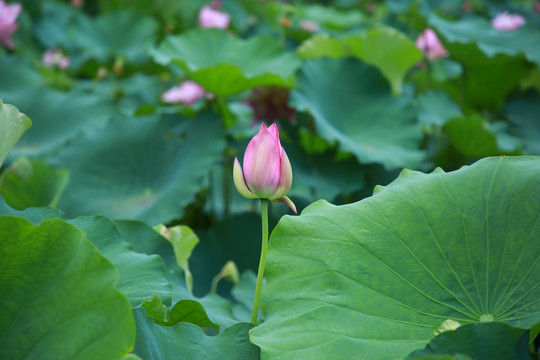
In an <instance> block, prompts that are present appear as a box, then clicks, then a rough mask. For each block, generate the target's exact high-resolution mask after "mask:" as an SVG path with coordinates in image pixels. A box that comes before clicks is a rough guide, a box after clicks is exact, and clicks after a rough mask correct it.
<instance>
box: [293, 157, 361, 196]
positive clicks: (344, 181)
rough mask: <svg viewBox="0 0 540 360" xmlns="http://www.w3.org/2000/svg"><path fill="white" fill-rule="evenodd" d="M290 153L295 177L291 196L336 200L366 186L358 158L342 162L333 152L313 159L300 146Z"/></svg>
mask: <svg viewBox="0 0 540 360" xmlns="http://www.w3.org/2000/svg"><path fill="white" fill-rule="evenodd" d="M286 151H287V156H288V157H289V159H290V161H291V164H292V168H293V175H294V181H293V183H292V187H291V190H290V192H289V195H288V196H298V197H302V198H304V199H307V200H309V201H310V202H313V201H316V200H319V199H325V200H327V201H334V200H335V199H336V197H337V196H338V195H350V194H352V193H354V192H356V191H359V190H361V189H362V188H363V187H364V186H365V173H364V170H363V169H362V166H361V165H360V164H358V162H357V161H356V159H354V158H351V159H347V160H341V161H338V160H337V159H336V154H334V153H333V152H326V153H324V154H317V155H311V156H310V155H308V154H305V152H304V151H302V149H300V148H299V147H297V146H286Z"/></svg>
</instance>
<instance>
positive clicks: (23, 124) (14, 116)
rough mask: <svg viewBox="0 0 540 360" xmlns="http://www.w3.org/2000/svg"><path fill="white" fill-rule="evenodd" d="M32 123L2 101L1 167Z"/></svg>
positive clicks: (0, 129) (0, 109)
mask: <svg viewBox="0 0 540 360" xmlns="http://www.w3.org/2000/svg"><path fill="white" fill-rule="evenodd" d="M30 126H32V122H31V121H30V119H29V118H28V116H26V115H24V114H23V113H21V112H20V111H19V109H17V108H16V107H15V106H13V105H9V104H4V103H3V101H2V99H0V167H2V163H3V162H4V160H5V158H6V157H7V155H8V154H9V152H10V151H11V149H13V147H14V146H15V144H16V143H17V141H18V140H19V139H20V138H21V136H22V135H23V134H24V132H25V131H26V130H28V128H29V127H30Z"/></svg>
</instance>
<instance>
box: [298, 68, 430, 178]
mask: <svg viewBox="0 0 540 360" xmlns="http://www.w3.org/2000/svg"><path fill="white" fill-rule="evenodd" d="M297 80H298V88H297V89H296V90H294V91H293V92H292V93H291V102H292V104H293V106H295V107H296V108H297V109H298V110H300V111H302V110H307V111H309V112H310V113H311V114H312V115H313V117H314V119H315V124H316V126H317V132H318V134H319V135H320V136H321V137H323V138H324V139H326V140H327V141H329V142H336V141H337V142H338V143H339V146H340V148H341V150H343V151H346V152H351V153H353V154H354V155H355V156H356V158H357V159H358V161H360V162H361V163H363V164H366V163H380V164H383V165H384V167H385V168H386V169H388V170H391V169H396V168H400V167H405V166H408V167H415V166H417V165H418V164H419V163H420V162H421V161H422V158H423V156H424V155H423V153H422V151H420V150H419V149H418V147H419V142H420V139H421V137H422V133H421V131H420V127H419V126H418V125H417V124H416V112H415V109H414V107H412V106H411V101H412V96H413V94H412V89H411V88H409V87H406V88H404V93H403V95H401V96H399V97H396V96H393V95H392V93H391V91H390V87H389V86H388V85H387V83H386V81H385V80H384V78H383V77H382V76H381V74H380V73H379V72H378V71H377V69H375V68H373V67H372V66H370V65H367V64H364V63H362V62H360V61H358V60H354V59H341V60H332V59H317V60H308V61H305V62H304V65H303V66H302V70H301V72H300V74H299V75H298V79H297Z"/></svg>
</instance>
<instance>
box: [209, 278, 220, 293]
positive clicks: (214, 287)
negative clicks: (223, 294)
mask: <svg viewBox="0 0 540 360" xmlns="http://www.w3.org/2000/svg"><path fill="white" fill-rule="evenodd" d="M219 280H221V273H220V274H217V275H216V276H214V278H213V279H212V284H211V285H210V294H216V293H217V286H218V283H219Z"/></svg>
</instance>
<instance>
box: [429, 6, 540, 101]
mask: <svg viewBox="0 0 540 360" xmlns="http://www.w3.org/2000/svg"><path fill="white" fill-rule="evenodd" d="M429 22H430V24H431V25H432V26H433V27H434V28H435V29H436V30H437V32H439V34H440V35H441V37H442V39H443V40H444V45H445V47H446V48H447V49H448V52H449V54H450V57H451V58H453V59H455V60H457V61H459V62H460V63H461V64H462V65H463V67H464V76H465V82H464V88H463V93H464V99H465V101H466V103H467V104H469V105H472V106H481V107H488V108H493V109H497V110H498V109H499V108H500V107H501V106H502V104H503V102H504V99H505V98H506V96H508V95H509V94H510V93H511V92H512V91H513V90H514V89H515V88H516V87H517V86H518V85H519V83H520V81H521V79H522V78H523V77H525V76H527V75H528V74H529V71H530V67H531V65H530V63H528V62H527V60H526V59H528V60H529V61H533V62H536V63H539V61H540V51H539V50H538V46H533V45H532V44H535V43H538V41H540V32H538V31H535V30H532V29H528V28H524V29H520V30H517V31H514V32H500V31H498V30H496V29H494V28H493V27H492V26H491V25H490V24H489V22H487V21H486V20H484V19H477V18H469V19H465V20H460V21H457V22H450V21H447V20H444V19H441V18H439V17H437V16H431V17H430V18H429ZM524 39H525V40H524ZM529 41H531V43H530V44H529Z"/></svg>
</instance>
